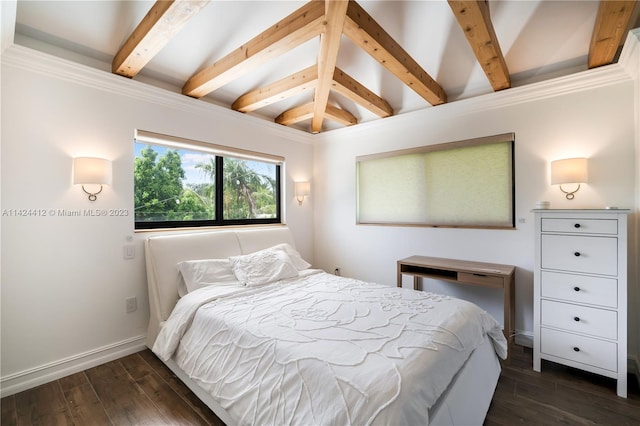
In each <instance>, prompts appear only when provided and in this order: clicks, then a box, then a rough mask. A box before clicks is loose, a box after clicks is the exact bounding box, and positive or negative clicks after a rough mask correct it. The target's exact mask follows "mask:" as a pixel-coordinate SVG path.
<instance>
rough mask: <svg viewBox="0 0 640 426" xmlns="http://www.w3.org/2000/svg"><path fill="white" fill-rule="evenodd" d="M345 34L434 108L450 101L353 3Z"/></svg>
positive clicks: (385, 33) (424, 72)
mask: <svg viewBox="0 0 640 426" xmlns="http://www.w3.org/2000/svg"><path fill="white" fill-rule="evenodd" d="M344 34H345V35H346V36H347V37H349V38H350V39H351V40H352V41H353V42H354V43H355V44H356V45H357V46H359V47H360V48H362V49H363V50H365V51H366V52H367V53H369V55H371V56H372V57H373V58H375V59H376V60H377V61H378V62H380V63H381V64H382V65H383V66H384V67H385V68H387V69H388V70H389V71H390V72H391V73H393V74H394V75H395V76H396V77H398V78H399V79H400V80H401V81H403V82H404V83H405V84H407V85H408V86H409V87H410V88H411V89H413V90H414V91H415V92H416V93H418V94H419V95H420V96H422V97H423V98H424V99H425V100H426V101H427V102H429V103H430V104H431V105H440V104H443V103H445V102H447V95H446V93H445V92H444V90H443V89H442V87H440V85H439V84H438V83H436V82H435V80H433V78H431V76H429V74H427V72H426V71H425V70H424V69H422V67H420V65H418V63H417V62H416V61H415V60H414V59H413V58H412V57H411V56H409V54H408V53H407V52H406V51H405V50H404V49H403V48H402V47H400V45H399V44H398V43H396V42H395V41H394V40H393V38H391V36H390V35H389V34H387V32H386V31H385V30H384V29H383V28H382V27H381V26H380V25H379V24H378V23H377V22H376V21H374V20H373V18H372V17H371V16H369V14H368V13H367V12H365V10H364V9H363V8H362V7H361V6H360V5H358V4H357V3H356V2H354V1H350V2H349V7H348V8H347V19H346V21H345V24H344Z"/></svg>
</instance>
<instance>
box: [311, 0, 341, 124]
mask: <svg viewBox="0 0 640 426" xmlns="http://www.w3.org/2000/svg"><path fill="white" fill-rule="evenodd" d="M348 5H349V0H330V1H326V2H325V21H324V23H325V30H324V32H323V33H322V34H321V35H320V49H319V51H318V84H317V86H316V93H315V97H314V101H313V105H314V106H313V119H312V120H311V132H312V133H318V132H320V130H322V120H323V119H324V114H325V112H326V109H327V102H328V101H329V92H331V83H332V82H333V71H334V70H335V68H336V62H337V60H338V50H340V39H341V38H342V29H343V27H344V21H345V18H346V14H347V6H348Z"/></svg>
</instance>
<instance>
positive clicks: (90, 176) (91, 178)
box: [73, 157, 111, 201]
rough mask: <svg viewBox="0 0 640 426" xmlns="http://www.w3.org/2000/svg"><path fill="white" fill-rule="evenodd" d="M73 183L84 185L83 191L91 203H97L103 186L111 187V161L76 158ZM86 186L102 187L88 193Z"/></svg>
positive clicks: (74, 160)
mask: <svg viewBox="0 0 640 426" xmlns="http://www.w3.org/2000/svg"><path fill="white" fill-rule="evenodd" d="M73 183H74V184H76V185H82V190H83V191H84V192H86V193H87V194H89V201H95V200H96V199H97V198H98V197H97V195H98V194H99V193H101V192H102V185H111V161H109V160H105V159H104V158H93V157H77V158H74V159H73ZM85 185H96V186H97V185H100V189H98V190H97V191H95V192H92V191H87V189H86V188H85V187H84V186H85Z"/></svg>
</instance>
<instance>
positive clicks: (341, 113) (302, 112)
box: [275, 102, 358, 126]
mask: <svg viewBox="0 0 640 426" xmlns="http://www.w3.org/2000/svg"><path fill="white" fill-rule="evenodd" d="M313 111H314V102H309V103H308V104H304V105H300V106H297V107H294V108H291V109H289V110H287V111H285V112H283V113H282V114H280V115H279V116H277V117H276V119H275V122H276V123H278V124H282V125H284V126H290V125H292V124H295V123H299V122H301V121H304V120H308V119H310V118H313V114H314V112H313ZM324 116H325V117H326V118H329V119H331V120H333V121H337V122H338V123H341V124H344V125H345V126H351V125H353V124H357V123H358V119H357V118H356V117H355V116H354V115H353V114H351V113H350V112H348V111H345V110H343V109H340V108H336V107H334V106H333V105H327V109H326V111H325V112H324Z"/></svg>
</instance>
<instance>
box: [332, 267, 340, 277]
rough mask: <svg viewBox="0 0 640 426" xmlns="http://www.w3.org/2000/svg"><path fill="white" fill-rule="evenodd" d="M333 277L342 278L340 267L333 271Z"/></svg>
mask: <svg viewBox="0 0 640 426" xmlns="http://www.w3.org/2000/svg"><path fill="white" fill-rule="evenodd" d="M333 275H338V276H340V267H339V266H336V269H334V270H333Z"/></svg>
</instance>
